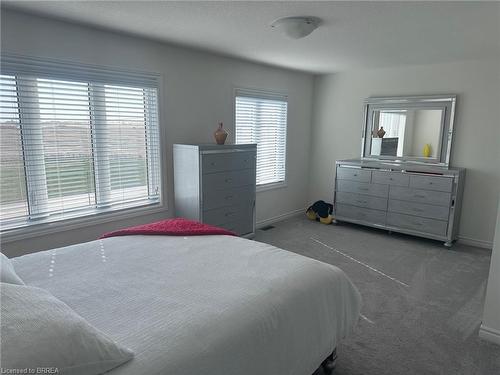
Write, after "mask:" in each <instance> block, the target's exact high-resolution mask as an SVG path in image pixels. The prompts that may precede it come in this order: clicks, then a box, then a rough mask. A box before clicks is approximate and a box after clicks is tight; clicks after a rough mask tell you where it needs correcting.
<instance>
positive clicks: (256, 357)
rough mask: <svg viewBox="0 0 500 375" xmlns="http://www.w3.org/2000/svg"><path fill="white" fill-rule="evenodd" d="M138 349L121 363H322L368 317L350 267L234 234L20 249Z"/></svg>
mask: <svg viewBox="0 0 500 375" xmlns="http://www.w3.org/2000/svg"><path fill="white" fill-rule="evenodd" d="M12 261H13V264H14V267H15V269H16V272H17V273H18V275H19V276H20V277H21V278H22V279H23V280H24V281H25V283H26V284H28V285H32V286H37V287H41V288H45V289H47V290H49V291H50V292H51V293H52V294H54V295H55V296H56V297H58V298H59V299H61V300H62V301H64V302H66V303H67V304H68V305H69V306H70V307H71V308H73V309H74V310H75V311H76V312H78V313H79V314H80V315H81V316H83V317H84V318H85V319H87V321H89V322H90V323H91V324H93V325H94V326H95V327H97V328H98V329H99V330H101V331H102V332H104V333H105V334H107V335H109V336H110V337H112V338H113V339H114V340H115V341H117V342H118V343H120V344H122V345H124V346H126V347H128V348H130V349H131V350H132V351H134V353H135V357H134V359H133V360H132V361H130V362H128V363H126V364H124V365H122V366H120V367H118V368H116V369H114V370H112V371H111V372H110V374H112V375H138V374H151V375H155V374H162V375H170V374H172V375H188V374H189V375H193V374H198V373H203V374H204V375H221V374H238V375H256V374H259V375H278V374H290V375H294V374H297V375H310V374H312V373H313V372H314V370H316V368H317V367H318V366H319V365H320V363H321V362H322V361H323V360H324V359H325V358H326V357H327V356H328V355H329V354H330V353H331V352H332V351H333V349H334V348H335V347H336V345H337V343H338V342H339V340H340V339H342V338H343V337H345V336H346V335H348V334H349V333H350V332H351V331H352V329H353V327H354V325H355V323H356V322H357V320H358V314H359V310H360V303H361V298H360V295H359V293H358V291H357V290H356V288H355V287H354V285H353V284H352V283H351V281H350V280H349V278H348V277H347V276H346V275H345V274H344V272H343V271H341V270H340V269H339V268H337V267H334V266H331V265H328V264H325V263H322V262H319V261H316V260H313V259H310V258H306V257H303V256H300V255H297V254H294V253H291V252H288V251H285V250H281V249H278V248H276V247H273V246H270V245H267V244H263V243H259V242H256V241H250V240H246V239H242V238H237V237H230V236H193V237H168V236H127V237H114V238H108V239H104V240H97V241H92V242H88V243H82V244H78V245H73V246H68V247H63V248H59V249H54V250H48V251H43V252H38V253H35V254H29V255H25V256H22V257H17V258H14V259H13V260H12Z"/></svg>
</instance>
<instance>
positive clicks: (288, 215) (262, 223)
mask: <svg viewBox="0 0 500 375" xmlns="http://www.w3.org/2000/svg"><path fill="white" fill-rule="evenodd" d="M305 212H306V211H305V209H303V208H299V209H297V210H294V211H290V212H285V213H284V214H281V215H278V216H274V217H271V218H269V219H264V220H261V221H258V222H257V224H256V227H257V229H259V228H262V227H265V226H266V225H270V224H273V223H276V222H278V221H281V220H285V219H288V218H291V217H294V216H298V215H300V214H303V213H305Z"/></svg>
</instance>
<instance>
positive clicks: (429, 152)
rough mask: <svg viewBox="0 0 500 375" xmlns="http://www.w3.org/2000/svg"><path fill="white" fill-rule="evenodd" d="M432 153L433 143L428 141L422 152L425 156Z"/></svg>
mask: <svg viewBox="0 0 500 375" xmlns="http://www.w3.org/2000/svg"><path fill="white" fill-rule="evenodd" d="M431 153H432V150H431V145H430V143H426V144H425V146H424V149H423V150H422V154H423V155H424V157H426V158H428V157H429V156H431Z"/></svg>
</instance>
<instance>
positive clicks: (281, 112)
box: [235, 89, 288, 185]
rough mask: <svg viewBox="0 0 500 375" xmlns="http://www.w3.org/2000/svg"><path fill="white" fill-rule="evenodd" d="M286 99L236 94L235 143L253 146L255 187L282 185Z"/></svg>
mask: <svg viewBox="0 0 500 375" xmlns="http://www.w3.org/2000/svg"><path fill="white" fill-rule="evenodd" d="M287 110H288V103H287V98H286V96H283V95H276V94H272V93H267V92H260V91H253V90H241V89H238V90H236V97H235V128H236V143H240V144H241V143H256V144H257V185H265V184H272V183H278V182H283V181H285V176H286V128H287Z"/></svg>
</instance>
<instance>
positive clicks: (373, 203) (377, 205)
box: [335, 191, 387, 211]
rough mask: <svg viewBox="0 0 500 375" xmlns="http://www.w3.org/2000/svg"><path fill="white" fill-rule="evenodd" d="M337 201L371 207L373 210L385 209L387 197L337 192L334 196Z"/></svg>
mask: <svg viewBox="0 0 500 375" xmlns="http://www.w3.org/2000/svg"><path fill="white" fill-rule="evenodd" d="M335 201H336V202H337V203H345V204H350V205H352V206H357V207H364V208H371V209H374V210H384V211H385V210H386V209H387V199H385V198H378V197H371V196H369V195H362V194H356V193H345V192H341V191H339V192H337V194H336V196H335Z"/></svg>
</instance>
